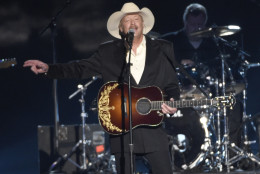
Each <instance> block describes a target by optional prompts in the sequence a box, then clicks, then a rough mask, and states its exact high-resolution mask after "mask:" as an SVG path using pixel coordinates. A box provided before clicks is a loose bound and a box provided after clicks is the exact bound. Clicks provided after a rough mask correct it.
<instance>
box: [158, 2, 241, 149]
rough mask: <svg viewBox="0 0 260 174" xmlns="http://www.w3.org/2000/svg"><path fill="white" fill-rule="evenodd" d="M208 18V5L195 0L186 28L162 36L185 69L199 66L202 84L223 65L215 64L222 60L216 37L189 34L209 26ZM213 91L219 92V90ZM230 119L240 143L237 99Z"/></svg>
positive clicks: (232, 136)
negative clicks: (172, 48) (218, 58)
mask: <svg viewBox="0 0 260 174" xmlns="http://www.w3.org/2000/svg"><path fill="white" fill-rule="evenodd" d="M207 20H208V15H207V10H206V8H205V7H204V6H203V5H201V4H198V3H192V4H190V5H188V6H187V7H186V9H185V11H184V14H183V24H184V26H183V28H182V29H180V30H179V31H176V32H169V33H166V34H164V35H162V38H163V39H166V40H169V41H172V42H173V45H174V54H175V57H176V59H177V61H178V62H179V63H181V64H182V65H184V67H185V68H186V69H187V67H196V68H197V71H198V72H197V73H198V76H199V77H198V76H197V77H196V78H195V79H194V80H196V81H197V83H199V84H200V82H201V81H203V82H205V81H207V79H206V76H209V77H213V76H214V75H216V74H217V73H216V71H218V73H220V68H221V66H220V67H219V69H217V66H219V65H217V64H216V61H219V60H217V57H218V55H219V53H218V49H217V46H216V43H215V42H214V40H213V38H212V37H191V36H190V34H191V33H194V32H197V31H199V30H203V29H206V26H207ZM205 65H206V66H205ZM205 67H208V70H209V71H205V70H204V69H205ZM188 73H189V72H188ZM190 75H193V74H190ZM193 77H194V76H193ZM213 78H216V77H213ZM182 85H183V84H182ZM184 85H186V84H184ZM211 92H213V93H214V92H215V93H216V91H211ZM213 95H214V94H213ZM228 119H229V120H228V123H229V132H230V134H229V138H230V141H231V142H234V143H235V144H236V145H239V144H240V141H241V139H240V134H239V129H240V125H241V120H242V105H241V103H239V102H238V103H237V104H236V105H235V107H234V109H233V110H232V111H228Z"/></svg>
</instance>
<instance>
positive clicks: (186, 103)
mask: <svg viewBox="0 0 260 174" xmlns="http://www.w3.org/2000/svg"><path fill="white" fill-rule="evenodd" d="M212 101H213V100H212V99H203V100H177V101H173V102H172V101H152V102H151V107H152V110H161V106H162V104H163V103H165V104H167V105H169V106H171V107H173V108H187V107H196V106H205V105H206V106H209V105H212Z"/></svg>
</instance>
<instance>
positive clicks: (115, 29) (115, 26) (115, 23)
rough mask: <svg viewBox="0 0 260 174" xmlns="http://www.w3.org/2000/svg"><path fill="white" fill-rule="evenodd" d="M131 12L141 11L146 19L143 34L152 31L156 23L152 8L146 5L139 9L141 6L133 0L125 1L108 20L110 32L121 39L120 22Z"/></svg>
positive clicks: (144, 19)
mask: <svg viewBox="0 0 260 174" xmlns="http://www.w3.org/2000/svg"><path fill="white" fill-rule="evenodd" d="M129 13H139V14H140V15H141V16H142V18H143V21H144V31H143V34H147V33H148V32H149V31H151V29H152V28H153V25H154V16H153V13H152V12H151V10H149V9H148V8H146V7H144V8H142V9H141V10H140V9H139V7H138V6H137V5H135V4H134V3H132V2H129V3H125V4H124V5H123V7H122V9H121V11H117V12H115V13H113V14H112V15H111V16H110V17H109V18H108V21H107V30H108V32H109V33H110V34H111V35H112V36H114V37H116V38H118V39H120V38H121V36H120V34H119V24H120V21H121V19H122V18H123V17H124V16H125V15H127V14H129Z"/></svg>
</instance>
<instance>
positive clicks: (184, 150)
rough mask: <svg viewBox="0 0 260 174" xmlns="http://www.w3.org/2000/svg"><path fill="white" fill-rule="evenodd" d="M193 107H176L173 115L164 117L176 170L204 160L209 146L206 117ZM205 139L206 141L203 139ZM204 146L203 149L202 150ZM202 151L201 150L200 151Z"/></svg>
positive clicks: (186, 168) (191, 166) (196, 164)
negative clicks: (202, 119) (176, 109)
mask: <svg viewBox="0 0 260 174" xmlns="http://www.w3.org/2000/svg"><path fill="white" fill-rule="evenodd" d="M201 118H202V116H200V115H199V114H198V112H197V111H196V110H194V109H193V108H184V109H178V111H177V112H176V114H175V117H171V118H166V119H165V129H166V131H167V133H168V135H169V137H170V140H171V141H170V152H171V155H172V160H173V164H172V165H174V166H173V167H174V168H175V169H176V170H188V169H192V168H194V167H196V166H198V164H199V163H200V162H201V161H203V160H204V157H205V156H206V155H205V151H206V150H205V148H206V149H207V148H208V147H209V143H210V142H208V140H209V138H206V137H209V132H208V129H207V118H206V116H203V118H206V121H205V119H204V123H203V121H202V122H201ZM205 140H207V141H205ZM203 148H204V150H202V149H203ZM202 151H203V152H202Z"/></svg>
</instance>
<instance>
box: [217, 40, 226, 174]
mask: <svg viewBox="0 0 260 174" xmlns="http://www.w3.org/2000/svg"><path fill="white" fill-rule="evenodd" d="M213 40H214V41H215V43H216V46H217V48H218V51H219V56H220V59H221V85H222V95H223V96H225V95H226V82H225V80H226V78H225V67H226V63H225V58H226V57H227V55H225V54H223V52H222V50H221V49H220V45H219V41H222V42H223V40H224V39H222V38H221V37H217V36H216V35H213ZM228 70H229V69H228ZM222 111H223V123H224V133H223V141H221V140H220V135H219V133H220V113H219V112H220V111H218V140H217V149H218V150H220V151H219V152H220V153H219V152H218V153H219V155H223V156H224V164H225V165H226V168H227V172H228V173H229V172H230V163H229V151H228V148H230V142H229V129H228V119H227V107H226V106H223V107H222ZM221 142H222V143H221ZM222 146H223V147H224V149H223V151H222V149H221V148H222ZM218 158H219V159H222V158H221V156H219V157H218ZM217 166H218V168H219V170H220V171H222V170H223V168H222V164H221V160H219V163H218V164H217Z"/></svg>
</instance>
